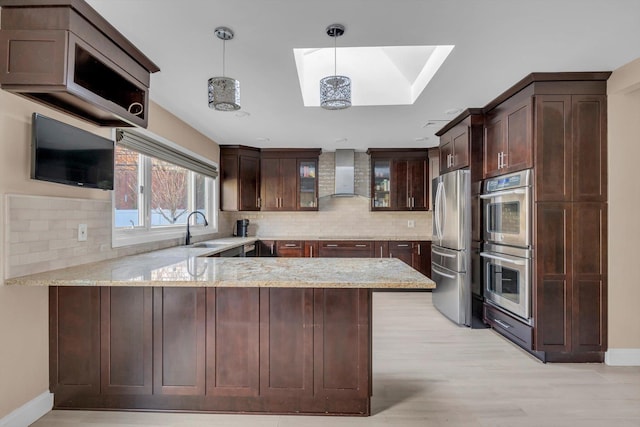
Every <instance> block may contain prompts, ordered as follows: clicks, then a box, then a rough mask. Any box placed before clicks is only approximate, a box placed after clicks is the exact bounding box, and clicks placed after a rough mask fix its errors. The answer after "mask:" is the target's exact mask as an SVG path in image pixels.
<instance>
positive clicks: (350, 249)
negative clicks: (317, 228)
mask: <svg viewBox="0 0 640 427" xmlns="http://www.w3.org/2000/svg"><path fill="white" fill-rule="evenodd" d="M319 246H320V248H319V249H318V252H319V256H321V257H334V258H371V257H373V248H374V242H371V241H369V242H367V241H338V240H335V241H326V242H320V245H319Z"/></svg>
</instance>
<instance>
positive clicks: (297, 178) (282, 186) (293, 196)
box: [260, 148, 321, 211]
mask: <svg viewBox="0 0 640 427" xmlns="http://www.w3.org/2000/svg"><path fill="white" fill-rule="evenodd" d="M320 152H321V150H320V149H316V148H312V149H291V150H283V149H263V150H262V153H261V162H260V187H261V190H260V207H261V210H263V211H305V210H310V211H317V210H318V158H319V156H320Z"/></svg>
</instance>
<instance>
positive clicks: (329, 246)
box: [327, 244, 338, 248]
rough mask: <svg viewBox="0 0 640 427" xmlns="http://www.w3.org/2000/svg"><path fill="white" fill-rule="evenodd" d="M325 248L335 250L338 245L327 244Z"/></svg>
mask: <svg viewBox="0 0 640 427" xmlns="http://www.w3.org/2000/svg"><path fill="white" fill-rule="evenodd" d="M327 247H328V248H337V247H338V245H333V244H327Z"/></svg>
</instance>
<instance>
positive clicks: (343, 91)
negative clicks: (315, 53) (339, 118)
mask: <svg viewBox="0 0 640 427" xmlns="http://www.w3.org/2000/svg"><path fill="white" fill-rule="evenodd" d="M343 34H344V25H340V24H332V25H329V26H328V27H327V35H328V36H329V37H333V76H328V77H325V78H323V79H321V80H320V106H321V107H322V108H324V109H325V110H342V109H344V108H349V107H351V79H350V78H349V77H346V76H339V75H338V73H337V67H338V65H337V62H338V61H337V47H336V39H337V38H338V37H340V36H341V35H343Z"/></svg>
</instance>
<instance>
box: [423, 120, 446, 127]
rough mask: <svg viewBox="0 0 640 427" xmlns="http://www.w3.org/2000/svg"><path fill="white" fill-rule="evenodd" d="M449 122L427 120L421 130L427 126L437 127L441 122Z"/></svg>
mask: <svg viewBox="0 0 640 427" xmlns="http://www.w3.org/2000/svg"><path fill="white" fill-rule="evenodd" d="M448 121H449V120H429V121H428V122H427V123H425V124H424V126H422V127H423V128H426V127H429V126H438V125H441V124H442V123H443V122H448Z"/></svg>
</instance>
